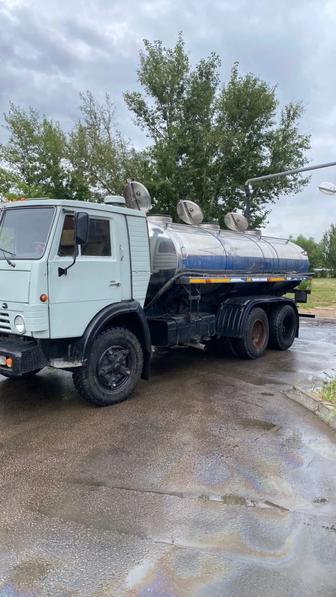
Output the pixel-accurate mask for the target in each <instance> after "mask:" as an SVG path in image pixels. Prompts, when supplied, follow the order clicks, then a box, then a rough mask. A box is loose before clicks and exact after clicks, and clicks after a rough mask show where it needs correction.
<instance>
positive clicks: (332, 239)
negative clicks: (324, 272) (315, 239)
mask: <svg viewBox="0 0 336 597" xmlns="http://www.w3.org/2000/svg"><path fill="white" fill-rule="evenodd" d="M321 249H322V253H323V257H324V264H325V267H327V268H330V269H332V270H334V271H336V226H335V224H331V226H330V228H329V230H327V232H326V233H325V234H324V235H323V238H322V241H321Z"/></svg>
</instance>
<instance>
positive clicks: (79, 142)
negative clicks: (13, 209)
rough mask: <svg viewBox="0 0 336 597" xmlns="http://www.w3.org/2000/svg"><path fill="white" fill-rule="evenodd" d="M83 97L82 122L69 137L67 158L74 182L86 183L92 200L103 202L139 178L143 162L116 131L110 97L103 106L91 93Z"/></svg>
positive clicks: (82, 95)
mask: <svg viewBox="0 0 336 597" xmlns="http://www.w3.org/2000/svg"><path fill="white" fill-rule="evenodd" d="M80 97H81V107H80V109H81V119H80V120H79V121H78V123H77V124H76V126H75V127H74V129H73V130H72V131H71V133H70V135H69V140H68V148H67V157H68V159H69V161H70V164H71V167H72V176H73V179H74V180H78V181H82V184H83V181H85V183H86V184H88V185H89V187H90V189H91V194H92V196H93V197H94V198H95V199H96V200H101V198H102V197H103V196H104V195H106V194H120V193H121V192H122V190H123V187H124V185H125V183H126V180H127V179H128V178H136V177H137V175H138V172H139V169H140V167H141V166H140V165H141V164H142V158H141V156H140V155H138V154H137V152H136V151H135V150H134V149H133V148H132V147H130V145H129V144H128V143H127V142H126V141H125V140H124V139H123V138H122V136H121V134H120V132H119V131H118V130H117V128H116V126H115V123H114V108H113V104H112V102H111V99H110V97H109V95H106V97H105V102H104V103H103V104H99V103H98V102H97V100H96V99H95V98H94V96H93V94H92V93H91V92H89V91H87V92H86V93H82V94H81V95H80ZM77 184H78V183H77Z"/></svg>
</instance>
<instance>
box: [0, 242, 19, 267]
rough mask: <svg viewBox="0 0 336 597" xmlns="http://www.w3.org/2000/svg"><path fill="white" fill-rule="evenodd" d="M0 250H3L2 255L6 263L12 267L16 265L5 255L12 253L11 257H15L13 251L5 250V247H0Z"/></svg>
mask: <svg viewBox="0 0 336 597" xmlns="http://www.w3.org/2000/svg"><path fill="white" fill-rule="evenodd" d="M0 251H2V252H3V256H4V258H5V259H6V261H7V263H8V265H11V266H12V267H16V263H13V261H11V260H10V259H8V257H7V255H12V257H15V253H12V252H11V251H7V249H2V248H1V247H0Z"/></svg>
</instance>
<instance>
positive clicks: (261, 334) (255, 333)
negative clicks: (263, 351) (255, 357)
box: [251, 320, 266, 348]
mask: <svg viewBox="0 0 336 597" xmlns="http://www.w3.org/2000/svg"><path fill="white" fill-rule="evenodd" d="M265 336H266V332H265V326H264V324H263V322H262V321H260V320H259V321H256V322H255V323H254V325H253V328H252V335H251V339H252V343H253V346H255V348H262V346H263V345H264V342H265Z"/></svg>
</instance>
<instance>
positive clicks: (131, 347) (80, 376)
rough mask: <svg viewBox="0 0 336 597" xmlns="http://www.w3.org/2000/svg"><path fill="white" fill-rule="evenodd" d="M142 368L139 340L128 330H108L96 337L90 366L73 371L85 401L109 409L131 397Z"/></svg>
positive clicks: (75, 382)
mask: <svg viewBox="0 0 336 597" xmlns="http://www.w3.org/2000/svg"><path fill="white" fill-rule="evenodd" d="M142 366H143V352H142V347H141V344H140V342H139V340H138V338H137V337H136V336H135V335H134V334H133V333H132V332H130V331H129V330H128V329H126V328H123V327H115V328H109V329H108V330H105V331H104V332H102V333H101V334H100V335H99V336H97V338H96V339H95V341H94V342H93V345H92V348H91V352H90V355H89V358H88V361H87V363H86V364H85V365H84V366H83V367H80V368H79V369H76V370H75V371H74V373H73V381H74V384H75V387H76V389H77V391H78V393H79V394H80V396H81V397H82V398H84V399H85V400H87V401H88V402H90V403H91V404H95V405H97V406H110V405H112V404H116V403H117V402H122V401H123V400H126V398H128V397H129V396H130V394H131V393H132V392H133V390H134V388H135V386H136V384H137V383H138V381H139V379H140V377H141V372H142Z"/></svg>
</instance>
